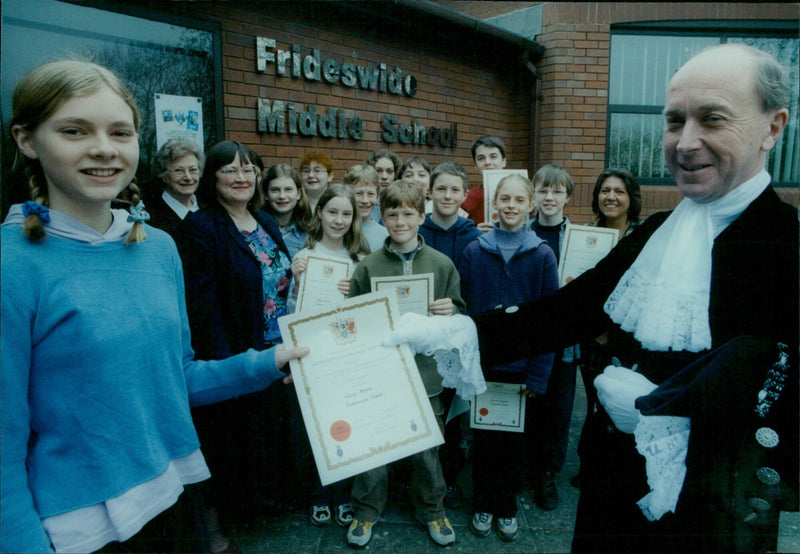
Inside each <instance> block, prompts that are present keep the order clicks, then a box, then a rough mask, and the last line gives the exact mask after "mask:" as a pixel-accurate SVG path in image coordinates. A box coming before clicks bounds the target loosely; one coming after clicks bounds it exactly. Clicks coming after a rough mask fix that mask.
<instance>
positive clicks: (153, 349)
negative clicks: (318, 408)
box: [0, 61, 306, 552]
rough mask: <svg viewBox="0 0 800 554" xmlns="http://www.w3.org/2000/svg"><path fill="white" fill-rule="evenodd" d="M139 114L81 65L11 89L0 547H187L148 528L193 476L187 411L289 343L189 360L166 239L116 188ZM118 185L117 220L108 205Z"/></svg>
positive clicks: (259, 369)
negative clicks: (24, 179) (17, 196)
mask: <svg viewBox="0 0 800 554" xmlns="http://www.w3.org/2000/svg"><path fill="white" fill-rule="evenodd" d="M139 123H140V122H139V112H138V109H137V107H136V104H135V101H134V100H133V97H132V96H131V95H130V93H129V92H128V91H127V89H126V88H125V87H124V85H123V84H122V83H121V82H120V80H119V79H118V78H117V77H116V76H115V75H114V74H113V73H111V72H110V71H109V70H107V69H106V68H103V67H101V66H97V65H94V64H90V63H85V62H77V61H62V62H54V63H49V64H46V65H43V66H40V67H38V68H36V69H34V70H32V71H31V72H29V73H28V74H27V75H26V76H25V77H23V79H22V80H21V81H20V83H19V84H18V86H17V88H16V90H15V92H14V98H13V117H12V120H11V131H12V134H13V137H14V140H15V142H16V145H17V147H18V148H19V154H20V155H21V156H19V157H18V161H19V162H22V165H23V166H24V168H25V172H26V174H27V176H28V177H29V184H30V192H31V199H32V200H30V201H28V202H26V203H24V204H22V205H16V206H12V208H11V210H10V212H9V214H8V218H7V219H6V221H5V223H4V224H3V226H2V243H3V256H2V281H3V287H2V333H1V337H2V349H1V350H0V357H1V358H2V361H1V362H0V363H2V368H3V372H2V387H0V390H1V391H2V403H1V404H0V406H1V409H0V425H1V426H2V429H3V441H2V450H1V451H0V462H1V466H2V469H0V479H1V480H2V484H1V486H0V489H1V490H2V496H0V504H1V505H0V514H2V538H0V550H2V551H3V552H50V551H54V550H55V551H68V552H89V551H94V550H97V549H98V548H101V547H103V546H104V545H106V544H107V543H109V542H111V541H130V542H126V543H125V544H124V545H123V547H122V548H125V549H128V550H133V551H142V550H148V551H151V550H156V551H164V550H173V549H174V550H184V551H186V550H196V549H197V548H198V546H197V545H196V544H192V543H191V542H190V541H187V542H186V543H183V544H180V543H176V542H169V543H165V542H164V541H165V540H170V539H175V538H187V537H175V536H174V535H175V534H174V533H172V536H171V537H168V538H167V539H164V533H163V532H164V529H162V528H161V527H160V526H159V525H156V522H155V521H151V520H153V519H154V518H155V517H156V516H157V515H159V514H161V513H162V512H165V510H167V509H168V508H170V507H171V506H173V505H174V504H175V503H176V500H177V499H178V497H179V496H180V495H181V493H182V491H183V489H184V486H185V485H189V484H192V483H197V482H199V481H202V480H204V479H207V478H208V477H209V472H208V468H207V467H206V464H205V461H204V459H203V455H202V454H201V452H200V450H199V442H198V440H197V434H196V433H195V430H194V427H193V425H192V419H191V415H190V413H189V406H190V405H202V404H209V403H213V402H217V401H220V400H223V399H226V398H231V397H234V396H237V395H240V394H244V393H247V392H251V391H254V390H258V389H263V388H264V387H266V386H268V385H269V384H270V383H271V382H273V381H274V380H276V379H279V378H281V377H282V376H283V374H282V373H281V372H280V371H278V368H279V367H281V366H283V365H284V364H285V363H286V361H287V360H288V359H290V358H295V357H298V356H299V355H302V354H303V353H304V352H305V351H306V350H305V349H296V350H283V349H281V348H276V349H270V350H264V351H256V350H249V351H247V352H245V353H242V354H241V355H239V356H236V357H232V358H229V359H227V360H223V361H216V362H204V361H199V360H194V352H193V350H192V348H191V345H190V342H191V339H190V333H189V325H188V322H187V317H186V302H185V297H184V283H183V274H182V270H181V263H180V259H179V258H178V253H177V251H176V249H175V244H174V243H173V242H172V239H171V238H169V236H168V235H167V234H166V233H164V232H162V231H160V230H157V229H155V228H152V227H149V226H147V225H145V224H143V222H144V221H146V220H147V218H148V215H147V213H146V212H145V211H144V207H143V205H142V204H141V203H140V202H139V198H138V196H139V193H138V189H137V188H136V187H135V186H133V185H131V182H132V180H133V178H134V174H135V172H136V167H137V163H138V160H139V144H138V132H139ZM124 189H127V192H128V197H129V199H130V201H131V202H132V204H133V207H132V209H131V213H130V215H129V214H128V213H127V212H126V211H124V210H112V209H111V201H112V200H114V199H115V198H116V197H117V195H118V194H119V193H120V192H121V191H123V190H124ZM189 490H190V491H191V488H190V489H189ZM186 496H187V495H183V498H186ZM170 511H171V512H174V511H175V508H173V509H172V510H170ZM159 520H163V521H166V519H165V518H164V517H163V514H162V516H159ZM149 521H151V523H150V524H148V522H149ZM145 524H148V525H147V526H146V527H145V529H144V530H142V528H143V526H145ZM140 531H141V532H140ZM167 531H168V532H169V531H170V530H167ZM143 535H147V536H151V537H152V538H153V542H146V541H140V540H139V539H140V538H143ZM132 537H133V538H132ZM202 548H205V547H204V546H202Z"/></svg>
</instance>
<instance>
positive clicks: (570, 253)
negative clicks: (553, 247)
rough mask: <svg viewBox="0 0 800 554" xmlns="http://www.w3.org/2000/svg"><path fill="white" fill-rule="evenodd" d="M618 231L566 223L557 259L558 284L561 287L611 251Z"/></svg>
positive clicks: (615, 242) (590, 267)
mask: <svg viewBox="0 0 800 554" xmlns="http://www.w3.org/2000/svg"><path fill="white" fill-rule="evenodd" d="M618 237H619V231H617V230H616V229H608V228H606V227H592V226H590V225H572V224H570V225H567V228H566V230H565V232H564V242H563V243H562V245H561V255H560V259H559V260H558V286H560V287H563V286H564V285H566V284H567V283H569V282H570V281H572V280H573V279H575V278H576V277H578V276H579V275H580V274H581V273H583V272H584V271H586V270H587V269H592V268H593V267H594V266H595V265H597V262H599V261H600V260H602V259H603V258H605V257H606V255H608V253H609V252H611V249H612V248H614V245H616V244H617V239H618Z"/></svg>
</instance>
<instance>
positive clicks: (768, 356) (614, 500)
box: [474, 188, 799, 552]
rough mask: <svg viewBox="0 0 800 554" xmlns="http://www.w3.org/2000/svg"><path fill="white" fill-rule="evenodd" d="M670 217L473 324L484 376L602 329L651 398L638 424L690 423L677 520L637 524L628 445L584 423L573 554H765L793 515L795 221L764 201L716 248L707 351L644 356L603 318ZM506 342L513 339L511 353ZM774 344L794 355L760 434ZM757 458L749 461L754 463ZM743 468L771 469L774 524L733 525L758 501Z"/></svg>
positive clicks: (641, 488)
mask: <svg viewBox="0 0 800 554" xmlns="http://www.w3.org/2000/svg"><path fill="white" fill-rule="evenodd" d="M668 215H669V214H668V213H659V214H655V215H653V216H652V217H650V218H649V219H648V220H647V221H645V222H644V223H643V224H642V225H641V226H640V228H639V229H637V230H636V231H635V232H633V233H632V234H631V235H629V236H628V237H625V238H624V239H622V240H621V241H620V242H619V244H618V245H617V247H616V248H614V250H613V251H612V252H611V253H610V254H609V255H608V256H607V257H606V258H605V259H603V260H602V261H601V262H599V263H598V264H597V266H596V267H595V268H594V269H592V270H590V271H587V272H586V273H584V274H583V275H581V276H580V277H579V278H578V279H576V280H575V281H573V282H572V283H570V284H569V285H567V286H565V287H564V288H562V289H560V290H559V291H558V292H557V293H556V294H554V295H553V296H551V297H549V298H545V299H541V300H539V301H537V302H532V303H528V304H523V305H521V306H519V310H518V311H516V312H514V313H506V312H504V311H495V312H488V313H486V314H482V315H479V316H475V317H474V320H475V322H476V324H477V327H478V336H479V342H480V349H481V361H482V363H483V364H485V365H487V366H491V365H496V364H498V363H502V362H504V361H507V360H513V359H518V358H522V357H527V356H531V355H534V354H536V353H539V352H546V351H552V350H553V349H556V348H559V347H563V346H567V345H570V344H574V343H575V342H579V341H582V340H589V339H592V338H593V337H595V336H597V335H600V334H602V333H603V332H605V331H606V330H607V329H609V328H610V329H611V331H610V332H609V347H610V350H611V352H612V354H614V355H615V356H617V357H618V358H619V359H620V360H621V361H622V363H623V365H625V366H627V367H631V366H632V365H633V364H634V363H635V364H638V366H639V370H640V371H641V372H642V373H643V374H644V375H645V376H646V377H647V378H648V379H650V380H651V381H652V382H654V383H656V384H658V385H660V386H659V388H658V389H656V390H655V391H654V392H653V393H652V394H651V395H649V396H647V397H642V398H639V399H638V400H637V407H638V408H639V409H640V410H641V411H642V413H643V414H645V415H678V416H686V417H691V418H692V431H691V436H690V444H689V454H688V456H687V468H688V469H687V476H686V480H685V482H684V487H683V490H682V493H681V496H680V499H679V501H678V506H677V509H676V513H675V514H670V513H668V514H666V515H665V516H664V517H663V518H661V520H659V521H656V522H648V521H647V520H646V519H645V518H644V516H643V515H642V514H641V511H640V510H639V508H638V507H637V506H636V505H635V503H636V501H638V500H639V499H640V498H641V497H642V496H644V495H645V494H647V492H648V491H649V487H648V485H647V482H646V473H645V467H644V458H643V457H642V456H640V455H639V454H638V453H637V452H636V450H635V446H634V439H633V437H632V435H625V434H622V433H620V432H618V431H616V430H615V428H614V427H613V425H612V424H611V422H610V419H608V416H607V415H606V414H605V413H604V412H603V411H602V409H601V410H599V412H597V413H595V414H590V415H589V417H588V419H587V423H586V425H587V426H589V428H588V429H587V433H589V436H590V437H591V438H590V439H589V442H590V444H591V446H590V448H589V449H588V451H587V453H584V455H582V458H581V499H580V502H579V506H578V520H577V523H576V530H575V539H574V542H573V549H574V550H577V551H615V552H622V551H644V550H649V551H651V552H653V551H677V550H682V551H686V552H696V551H706V552H708V551H719V552H723V551H734V550H742V549H746V550H750V549H767V548H770V545H769V542H770V541H771V540H774V537H773V536H772V534H773V532H774V527H775V524H776V522H777V512H778V511H779V510H781V509H783V510H788V509H794V510H796V509H797V507H796V492H797V480H798V434H799V431H798V408H797V404H798V402H797V401H798V391H797V381H798V378H797V344H798V214H797V211H796V210H795V209H794V208H792V207H791V206H789V205H787V204H785V203H783V202H781V201H780V199H779V198H778V196H777V194H776V193H775V192H774V190H772V188H768V189H767V190H765V191H764V192H763V193H762V194H761V195H760V196H759V197H758V198H757V199H756V200H754V201H753V202H752V203H751V204H750V206H749V207H748V208H747V209H746V210H745V211H744V212H743V213H742V214H741V215H740V216H739V217H738V218H737V219H736V221H734V222H733V223H731V224H730V225H729V226H728V228H727V229H725V231H723V232H722V233H721V234H720V235H719V236H718V237H717V239H716V240H715V243H714V247H713V251H712V275H711V292H710V306H709V323H710V327H711V336H712V348H711V350H710V351H704V352H700V353H688V352H651V351H647V350H644V349H643V348H642V346H641V344H640V343H639V342H638V341H636V340H635V339H634V338H633V337H632V335H630V334H628V333H626V332H624V331H622V330H621V329H620V328H619V327H618V326H616V325H614V324H613V323H612V322H611V321H610V319H609V318H608V316H607V315H606V314H605V313H604V311H603V305H604V303H605V301H606V299H607V298H608V296H609V295H610V293H611V292H612V290H613V289H614V287H615V286H616V284H617V282H618V281H619V279H620V278H621V277H622V275H623V273H624V272H625V271H626V270H627V269H628V268H629V267H630V266H631V264H632V263H633V262H634V260H635V259H636V257H637V256H638V254H639V252H640V251H641V249H642V248H643V247H644V244H645V243H646V242H647V240H648V239H649V237H650V236H651V235H652V233H653V232H654V231H655V230H656V229H657V228H658V227H659V226H660V225H661V224H662V223H663V222H664V220H665V219H666V218H667V216H668ZM510 336H520V337H524V339H523V340H520V341H518V342H516V343H512V341H509V340H508V337H510ZM730 341H732V342H730ZM778 342H782V343H785V344H787V345H788V350H789V352H790V353H791V360H790V361H791V364H790V369H789V371H790V375H789V377H788V379H787V384H786V388H785V389H784V391H783V392H782V394H781V397H780V400H779V402H778V403H777V404H776V405H775V406H773V408H772V410H771V414H770V418H769V420H768V421H767V422H765V421H759V420H758V418H757V417H756V415H755V411H754V409H755V406H756V403H757V395H758V391H759V390H760V389H761V388H762V386H763V384H764V380H765V378H766V375H767V371H768V370H769V368H770V365H771V364H772V363H773V361H774V360H775V359H776V358H777V348H776V344H777V343H778ZM764 425H768V426H770V427H772V428H774V429H775V430H776V431H777V432H778V433H779V436H780V438H781V442H780V444H779V447H778V448H776V449H771V450H772V452H771V454H770V455H769V459H767V460H765V458H764V455H763V453H762V454H758V455H757V456H756V455H755V454H753V452H754V451H755V450H758V449H757V448H755V447H756V446H757V445H755V441H754V440H753V432H754V430H755V428H757V427H760V426H764ZM759 448H760V447H759ZM761 450H763V449H761ZM754 456H756V457H759V456H760V458H759V461H758V462H757V463H756V462H754V459H755V458H754ZM754 463H756V465H758V464H760V463H765V464H770V467H772V468H773V469H776V470H777V471H778V472H779V473H780V475H781V477H782V483H781V488H782V492H781V494H780V495H779V496H780V499H778V497H777V496H775V495H773V496H775V500H774V501H773V502H771V504H772V506H771V511H770V514H771V515H769V514H764V513H757V514H756V515H757V517H756V518H754V517H753V516H750V521H749V522H748V523H743V519H744V518H746V517H747V516H748V515H749V514H751V513H752V512H753V510H752V509H751V508H750V507H748V506H747V502H748V500H749V499H750V498H751V497H752V496H754V495H762V492H760V491H750V492H747V491H744V490H743V488H746V486H751V485H752V486H755V487H756V488H757V484H755V485H753V483H749V484H747V483H745V481H748V480H749V481H748V482H750V481H752V479H750V477H751V475H750V474H749V473H748V474H747V475H744V477H743V474H744V473H747V472H750V471H751V470H752V469H753V468H751V467H750V466H752V465H753V464H754ZM743 468H745V469H746V471H745V469H743ZM751 488H752V487H751ZM773 492H774V491H773ZM765 494H766V493H765ZM776 494H777V493H776ZM743 504H744V505H743ZM766 520H769V521H766ZM771 547H772V548H774V543H773V544H772V546H771Z"/></svg>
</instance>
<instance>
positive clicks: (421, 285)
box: [370, 273, 434, 315]
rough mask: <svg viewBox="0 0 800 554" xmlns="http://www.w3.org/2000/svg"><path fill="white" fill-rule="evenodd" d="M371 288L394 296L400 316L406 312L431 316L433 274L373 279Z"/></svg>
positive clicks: (373, 290)
mask: <svg viewBox="0 0 800 554" xmlns="http://www.w3.org/2000/svg"><path fill="white" fill-rule="evenodd" d="M370 286H371V287H372V292H385V293H387V294H389V295H390V296H391V295H394V296H395V299H396V300H397V307H398V308H399V309H400V315H403V314H404V313H406V312H414V313H416V314H420V315H429V306H430V303H431V302H433V300H434V299H433V273H418V274H416V275H390V276H387V277H372V278H371V279H370Z"/></svg>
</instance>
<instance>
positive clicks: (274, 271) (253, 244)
mask: <svg viewBox="0 0 800 554" xmlns="http://www.w3.org/2000/svg"><path fill="white" fill-rule="evenodd" d="M242 235H243V236H244V240H245V241H247V244H248V246H250V250H252V251H253V254H255V255H256V258H257V259H258V261H259V263H260V264H261V283H262V286H261V289H262V291H263V298H264V342H266V343H267V345H271V344H274V343H277V342H280V340H281V333H280V330H279V329H278V318H279V317H281V316H282V315H286V295H287V293H288V289H289V279H290V277H291V267H292V262H291V260H290V259H289V257H288V256H287V255H286V254H285V253H284V252H283V251H282V250H281V249H280V248H279V247H278V245H277V244H276V243H275V241H274V240H272V237H270V236H269V234H267V232H266V231H264V229H263V227H261V225H258V226H257V227H256V230H255V231H253V232H247V231H242Z"/></svg>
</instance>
